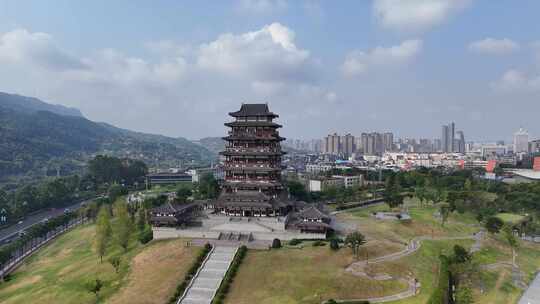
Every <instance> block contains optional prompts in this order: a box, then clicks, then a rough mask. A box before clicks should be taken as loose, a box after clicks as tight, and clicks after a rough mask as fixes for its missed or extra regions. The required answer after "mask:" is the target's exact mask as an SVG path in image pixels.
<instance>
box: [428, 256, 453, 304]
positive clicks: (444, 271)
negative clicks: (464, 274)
mask: <svg viewBox="0 0 540 304" xmlns="http://www.w3.org/2000/svg"><path fill="white" fill-rule="evenodd" d="M440 259H441V263H440V269H439V282H438V283H437V286H435V289H434V290H433V293H432V294H431V296H430V297H429V301H428V302H427V303H428V304H446V303H448V295H449V294H450V271H449V270H448V267H449V261H448V257H446V256H444V255H441V256H440Z"/></svg>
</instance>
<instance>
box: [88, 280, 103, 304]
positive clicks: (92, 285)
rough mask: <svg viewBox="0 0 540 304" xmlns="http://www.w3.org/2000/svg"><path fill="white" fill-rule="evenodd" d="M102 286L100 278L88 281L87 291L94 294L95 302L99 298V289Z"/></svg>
mask: <svg viewBox="0 0 540 304" xmlns="http://www.w3.org/2000/svg"><path fill="white" fill-rule="evenodd" d="M102 287H103V282H102V281H101V280H100V279H95V280H94V281H90V282H89V283H88V285H87V289H88V291H89V292H91V293H93V294H95V295H96V302H97V300H98V299H99V292H100V291H101V288H102Z"/></svg>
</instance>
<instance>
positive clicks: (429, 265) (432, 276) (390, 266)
mask: <svg viewBox="0 0 540 304" xmlns="http://www.w3.org/2000/svg"><path fill="white" fill-rule="evenodd" d="M472 243H473V241H471V240H459V241H423V242H422V246H421V247H420V249H419V250H418V252H416V253H414V254H413V255H410V256H408V257H405V258H403V259H400V260H397V261H393V262H386V263H382V264H380V265H378V266H377V268H378V269H377V271H384V272H387V273H390V274H394V275H399V274H403V273H411V274H412V275H413V276H414V277H415V278H418V280H419V281H420V284H421V287H420V293H419V294H418V295H417V296H415V297H412V298H408V299H405V300H401V301H397V302H392V303H396V304H397V303H399V304H418V303H426V301H427V300H428V298H429V296H430V295H431V292H432V290H433V288H434V286H435V285H436V284H437V280H438V269H439V256H440V255H441V254H449V253H451V250H452V247H453V246H454V245H455V244H459V245H461V246H464V247H465V248H468V247H470V246H471V244H472Z"/></svg>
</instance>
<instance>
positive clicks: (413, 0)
mask: <svg viewBox="0 0 540 304" xmlns="http://www.w3.org/2000/svg"><path fill="white" fill-rule="evenodd" d="M471 2H472V0H374V3H373V15H374V16H375V18H376V19H377V21H378V22H379V23H380V24H381V25H382V26H383V27H385V28H389V29H393V30H398V31H424V30H427V29H430V28H432V27H434V26H436V25H439V24H441V23H443V22H444V21H446V20H447V19H448V18H449V17H450V16H451V15H452V14H455V13H456V12H459V11H461V10H462V9H464V8H465V7H467V6H468V5H469V4H470V3H471Z"/></svg>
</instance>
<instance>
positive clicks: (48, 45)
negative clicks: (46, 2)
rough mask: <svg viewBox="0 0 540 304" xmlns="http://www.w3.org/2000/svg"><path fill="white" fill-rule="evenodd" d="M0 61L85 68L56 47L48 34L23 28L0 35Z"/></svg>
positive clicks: (60, 68) (52, 68)
mask: <svg viewBox="0 0 540 304" xmlns="http://www.w3.org/2000/svg"><path fill="white" fill-rule="evenodd" d="M0 62H4V63H23V64H33V65H36V66H38V67H40V68H44V69H50V70H55V71H65V70H76V69H84V68H85V66H84V65H83V64H82V63H81V62H80V61H79V60H78V59H76V58H75V57H73V56H71V55H69V54H68V53H66V52H64V51H62V50H60V49H59V48H57V47H56V46H55V45H54V44H53V43H52V37H51V36H50V35H49V34H46V33H39V32H38V33H30V32H28V31H27V30H25V29H16V30H13V31H11V32H7V33H5V34H3V35H0Z"/></svg>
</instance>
